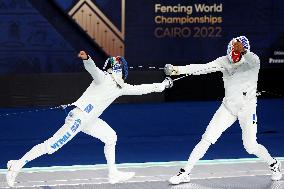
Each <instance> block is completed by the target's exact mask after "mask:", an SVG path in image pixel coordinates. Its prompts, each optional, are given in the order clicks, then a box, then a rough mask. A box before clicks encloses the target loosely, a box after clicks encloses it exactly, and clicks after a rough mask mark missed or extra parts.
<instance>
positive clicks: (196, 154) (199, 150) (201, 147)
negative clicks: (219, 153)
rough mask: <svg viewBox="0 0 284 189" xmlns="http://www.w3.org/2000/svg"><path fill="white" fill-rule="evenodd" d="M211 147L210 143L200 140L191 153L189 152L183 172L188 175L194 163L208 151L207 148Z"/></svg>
mask: <svg viewBox="0 0 284 189" xmlns="http://www.w3.org/2000/svg"><path fill="white" fill-rule="evenodd" d="M210 145H211V143H210V142H208V141H206V140H203V139H202V140H201V141H200V142H199V143H198V144H197V145H196V146H195V147H194V149H193V151H192V152H191V154H190V156H189V158H188V161H187V164H186V166H185V171H186V172H187V173H190V172H191V170H192V168H193V166H194V165H195V164H196V162H197V161H198V160H199V159H201V158H202V157H203V156H204V154H205V153H206V151H207V150H208V148H209V146H210Z"/></svg>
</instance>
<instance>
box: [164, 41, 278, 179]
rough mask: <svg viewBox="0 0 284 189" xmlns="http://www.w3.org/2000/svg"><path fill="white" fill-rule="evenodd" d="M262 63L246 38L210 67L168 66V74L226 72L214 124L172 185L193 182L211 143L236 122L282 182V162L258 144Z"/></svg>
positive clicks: (251, 150) (234, 43) (249, 145)
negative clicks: (198, 164)
mask: <svg viewBox="0 0 284 189" xmlns="http://www.w3.org/2000/svg"><path fill="white" fill-rule="evenodd" d="M259 69H260V60H259V57H258V56H257V55H255V54H254V53H252V52H250V44H249V41H248V39H247V38H246V37H245V36H240V37H237V38H234V39H232V40H231V41H230V42H229V44H228V49H227V55H226V56H222V57H219V58H217V59H216V60H214V61H212V62H209V63H207V64H190V65H187V66H173V65H169V64H168V65H166V66H165V69H164V70H165V73H166V74H167V75H179V74H188V75H200V74H207V73H211V72H216V71H221V72H222V73H223V81H224V89H225V97H224V98H223V102H222V104H221V106H220V107H219V109H218V110H217V111H216V113H215V114H214V116H213V118H212V120H211V121H210V123H209V125H208V127H207V129H206V131H205V133H204V134H203V136H202V139H201V141H200V142H199V143H198V144H197V145H196V146H195V148H194V149H193V151H192V153H191V154H190V156H189V159H188V162H187V164H186V166H185V168H184V169H180V172H179V173H178V174H177V175H175V176H173V177H171V178H170V179H169V182H170V183H172V184H179V183H182V182H189V181H190V172H191V170H192V168H193V166H194V165H195V164H196V162H197V161H198V160H199V159H201V158H202V157H203V156H204V154H205V153H206V151H207V150H208V148H209V146H210V145H211V144H214V143H215V142H216V141H217V140H218V138H219V137H220V136H221V134H222V133H223V132H224V131H225V130H226V129H227V128H229V127H230V126H231V125H232V124H233V123H234V122H235V121H236V120H238V121H239V124H240V127H241V129H242V140H243V145H244V148H245V149H246V151H247V152H248V153H249V154H254V155H256V156H257V157H259V158H260V159H261V160H263V161H265V162H267V163H268V164H269V165H270V169H271V171H272V177H271V179H272V180H280V179H281V177H282V174H281V172H280V167H281V165H280V161H277V160H276V159H274V158H272V157H271V156H270V154H269V153H268V151H267V150H266V148H265V147H264V146H262V145H261V144H259V143H258V142H257V137H256V134H257V116H256V106H257V81H258V72H259Z"/></svg>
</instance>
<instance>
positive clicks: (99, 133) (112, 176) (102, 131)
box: [82, 118, 135, 184]
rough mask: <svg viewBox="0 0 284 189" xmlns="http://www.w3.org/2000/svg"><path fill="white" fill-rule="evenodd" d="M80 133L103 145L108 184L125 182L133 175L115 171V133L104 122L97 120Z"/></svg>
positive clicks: (132, 173)
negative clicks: (107, 170)
mask: <svg viewBox="0 0 284 189" xmlns="http://www.w3.org/2000/svg"><path fill="white" fill-rule="evenodd" d="M82 131H83V132H84V133H86V134H89V135H91V136H93V137H96V138H98V139H100V140H101V141H102V142H104V143H105V146H104V153H105V157H106V160H107V165H108V169H109V175H108V176H109V182H110V183H111V184H114V183H118V182H122V181H126V180H128V179H130V178H132V177H133V176H134V175H135V173H134V172H122V171H118V170H117V168H116V165H115V145H116V141H117V136H116V133H115V131H114V130H113V129H112V128H111V127H110V126H109V125H108V124H107V123H106V122H104V121H103V120H101V119H99V118H97V119H95V120H94V121H93V122H90V123H89V124H88V125H86V127H84V128H83V130H82Z"/></svg>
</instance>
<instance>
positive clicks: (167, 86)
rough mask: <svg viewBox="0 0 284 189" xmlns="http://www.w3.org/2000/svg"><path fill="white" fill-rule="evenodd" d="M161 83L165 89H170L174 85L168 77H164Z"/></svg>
mask: <svg viewBox="0 0 284 189" xmlns="http://www.w3.org/2000/svg"><path fill="white" fill-rule="evenodd" d="M162 83H163V84H164V85H165V88H166V89H168V88H171V87H172V86H173V85H174V82H173V80H172V78H170V77H166V78H165V80H164V81H163V82H162Z"/></svg>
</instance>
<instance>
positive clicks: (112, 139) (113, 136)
mask: <svg viewBox="0 0 284 189" xmlns="http://www.w3.org/2000/svg"><path fill="white" fill-rule="evenodd" d="M116 141H117V135H116V132H115V131H113V132H112V133H111V134H110V135H109V136H108V137H107V138H106V140H105V141H104V142H105V145H115V144H116Z"/></svg>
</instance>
